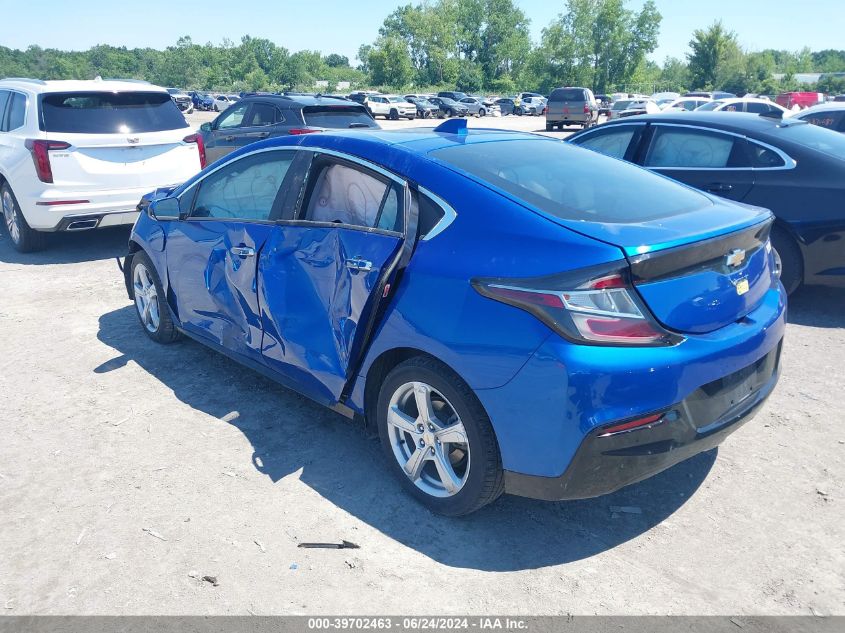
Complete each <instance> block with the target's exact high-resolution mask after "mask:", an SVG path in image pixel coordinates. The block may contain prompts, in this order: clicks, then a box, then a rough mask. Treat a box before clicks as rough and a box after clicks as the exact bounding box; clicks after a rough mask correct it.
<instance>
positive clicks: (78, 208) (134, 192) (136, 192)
mask: <svg viewBox="0 0 845 633" xmlns="http://www.w3.org/2000/svg"><path fill="white" fill-rule="evenodd" d="M153 189H155V187H154V186H145V187H139V188H132V189H119V190H111V191H65V190H57V189H55V188H50V189H46V190H44V191H42V192H41V193H40V195H38V196H34V197H30V196H26V195H22V196H19V197H18V203H19V204H20V205H21V210H22V211H23V215H24V217H25V218H26V221H27V224H29V226H31V227H32V228H33V229H36V230H38V231H65V230H68V229H69V227H70V225H71V224H72V223H73V222H77V221H88V220H91V219H95V220H96V221H97V224H96V226H98V227H105V226H115V225H119V224H132V223H133V222H135V219H136V218H137V217H138V208H137V207H138V201H139V200H140V199H141V197H142V196H143V195H144V194H146V193H148V192H149V191H151V190H153ZM65 200H68V201H70V200H84V201H85V202H82V203H77V204H53V203H55V202H61V201H65ZM48 203H51V204H48ZM84 228H95V227H94V226H85V227H84ZM70 230H74V229H73V228H72V227H70Z"/></svg>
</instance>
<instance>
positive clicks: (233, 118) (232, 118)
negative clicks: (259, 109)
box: [217, 103, 249, 130]
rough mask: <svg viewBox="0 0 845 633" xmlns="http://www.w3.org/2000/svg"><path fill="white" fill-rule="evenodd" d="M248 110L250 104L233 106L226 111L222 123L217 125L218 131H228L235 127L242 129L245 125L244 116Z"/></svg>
mask: <svg viewBox="0 0 845 633" xmlns="http://www.w3.org/2000/svg"><path fill="white" fill-rule="evenodd" d="M248 108H249V104H248V103H243V104H241V105H237V106H232V107H231V108H229V109H228V110H226V113H225V114H224V115H223V118H221V119H220V123H218V124H217V129H218V130H228V129H230V128H233V127H241V123H243V120H244V115H245V114H246V111H247V109H248Z"/></svg>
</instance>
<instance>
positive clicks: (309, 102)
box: [241, 94, 361, 108]
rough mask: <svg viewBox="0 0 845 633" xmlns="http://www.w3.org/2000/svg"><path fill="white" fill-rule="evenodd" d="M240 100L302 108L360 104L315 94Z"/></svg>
mask: <svg viewBox="0 0 845 633" xmlns="http://www.w3.org/2000/svg"><path fill="white" fill-rule="evenodd" d="M241 101H242V102H250V101H272V102H274V103H276V104H277V105H281V106H286V107H287V108H293V107H300V108H304V107H307V106H315V105H339V106H345V107H347V108H351V107H353V106H358V107H361V106H360V104H358V103H355V102H354V101H350V100H348V99H335V98H334V97H321V96H319V95H317V96H304V95H274V94H268V95H247V96H245V97H244V98H243V99H241Z"/></svg>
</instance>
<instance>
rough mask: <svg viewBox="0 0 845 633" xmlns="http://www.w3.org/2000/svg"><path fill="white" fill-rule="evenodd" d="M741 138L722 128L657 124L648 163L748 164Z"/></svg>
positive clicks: (695, 165)
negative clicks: (709, 128) (714, 129)
mask: <svg viewBox="0 0 845 633" xmlns="http://www.w3.org/2000/svg"><path fill="white" fill-rule="evenodd" d="M739 141H740V139H737V138H736V137H733V136H728V135H726V134H720V133H718V132H707V131H703V130H692V129H690V130H686V129H683V128H673V127H661V126H657V128H656V129H655V131H654V137H653V138H652V141H651V147H650V148H649V150H648V154H647V155H646V158H645V163H644V164H645V165H646V166H647V167H667V168H672V167H688V168H697V169H720V168H725V167H748V161H747V157H746V155H745V151H744V149H743V145H742V143H741V142H739Z"/></svg>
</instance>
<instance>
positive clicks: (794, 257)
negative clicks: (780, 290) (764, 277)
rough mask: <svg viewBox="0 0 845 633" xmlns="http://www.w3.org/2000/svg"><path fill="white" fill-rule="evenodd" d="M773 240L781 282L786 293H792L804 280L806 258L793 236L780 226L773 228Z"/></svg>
mask: <svg viewBox="0 0 845 633" xmlns="http://www.w3.org/2000/svg"><path fill="white" fill-rule="evenodd" d="M771 240H772V248H773V249H774V251H775V252H774V256H775V261H776V262H778V264H779V266H780V282H781V283H782V284H783V287H784V289H785V290H786V294H790V295H791V294H792V293H793V292H795V291H796V290H798V288H800V287H801V284H802V283H803V282H804V258H803V257H802V256H801V249H800V248H798V244H796V243H795V240H794V239H793V238H792V236H790V235H789V233H787V232H786V231H785V230H783V229H782V228H779V227H775V228H773V229H772V235H771Z"/></svg>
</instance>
